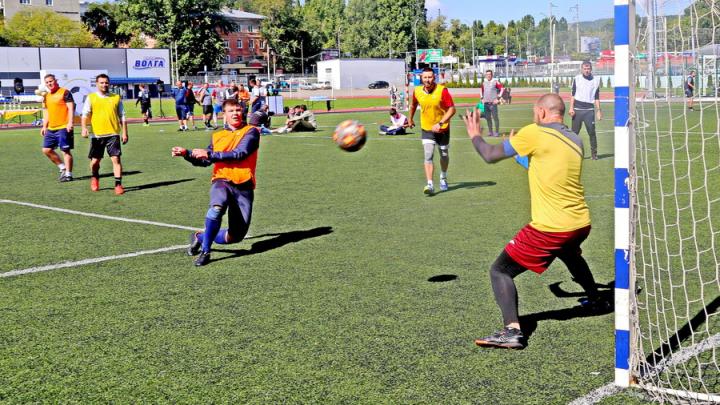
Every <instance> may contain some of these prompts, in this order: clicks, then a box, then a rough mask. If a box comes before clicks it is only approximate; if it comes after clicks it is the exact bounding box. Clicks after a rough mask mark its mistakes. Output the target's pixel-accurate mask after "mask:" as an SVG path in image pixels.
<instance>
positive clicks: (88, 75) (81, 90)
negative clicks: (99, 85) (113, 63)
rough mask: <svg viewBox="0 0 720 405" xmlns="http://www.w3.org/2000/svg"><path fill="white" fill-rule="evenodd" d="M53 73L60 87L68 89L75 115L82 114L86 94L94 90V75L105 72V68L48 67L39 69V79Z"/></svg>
mask: <svg viewBox="0 0 720 405" xmlns="http://www.w3.org/2000/svg"><path fill="white" fill-rule="evenodd" d="M48 73H52V74H54V75H55V79H56V80H57V82H58V84H59V85H60V87H64V88H66V89H68V90H70V94H72V96H73V101H74V102H75V115H77V116H81V115H82V107H83V104H85V99H86V98H87V96H88V94H90V93H93V92H95V91H96V87H95V77H96V76H97V75H99V74H100V73H105V74H107V70H80V69H67V70H66V69H48V70H45V69H43V70H41V71H40V81H41V82H42V79H43V77H45V75H46V74H48Z"/></svg>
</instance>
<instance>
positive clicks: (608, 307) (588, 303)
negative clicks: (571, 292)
mask: <svg viewBox="0 0 720 405" xmlns="http://www.w3.org/2000/svg"><path fill="white" fill-rule="evenodd" d="M580 306H581V307H583V309H585V310H586V311H588V312H591V313H593V314H608V313H610V312H612V311H613V309H614V308H613V307H614V305H613V303H612V302H610V301H608V300H606V299H604V298H596V299H589V298H582V299H580Z"/></svg>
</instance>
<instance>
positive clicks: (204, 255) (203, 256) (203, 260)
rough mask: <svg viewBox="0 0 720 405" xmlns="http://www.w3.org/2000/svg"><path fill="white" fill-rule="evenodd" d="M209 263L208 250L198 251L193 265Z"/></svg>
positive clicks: (198, 265)
mask: <svg viewBox="0 0 720 405" xmlns="http://www.w3.org/2000/svg"><path fill="white" fill-rule="evenodd" d="M208 263H210V252H200V255H199V256H198V257H197V258H196V259H195V266H196V267H200V266H204V265H206V264H208Z"/></svg>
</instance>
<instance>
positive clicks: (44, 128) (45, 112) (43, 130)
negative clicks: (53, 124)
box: [40, 108, 50, 136]
mask: <svg viewBox="0 0 720 405" xmlns="http://www.w3.org/2000/svg"><path fill="white" fill-rule="evenodd" d="M42 111H43V124H42V128H40V135H42V136H45V134H46V133H47V130H48V125H50V113H49V112H48V110H47V108H43V110H42Z"/></svg>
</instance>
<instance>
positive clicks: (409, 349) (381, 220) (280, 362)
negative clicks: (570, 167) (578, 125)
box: [0, 105, 644, 404]
mask: <svg viewBox="0 0 720 405" xmlns="http://www.w3.org/2000/svg"><path fill="white" fill-rule="evenodd" d="M606 114H609V113H608V112H607V111H606ZM608 116H609V115H608ZM347 118H354V119H358V120H360V121H362V122H363V123H365V124H366V125H367V127H368V130H369V140H368V142H367V144H366V146H365V147H364V149H362V150H361V151H359V152H356V153H347V152H344V151H342V150H340V149H339V148H338V147H337V146H336V145H334V144H333V142H332V141H331V139H330V135H331V130H332V128H333V127H334V126H335V125H336V124H337V123H338V122H340V121H342V120H344V119H347ZM531 118H532V117H531V110H530V108H529V107H528V106H521V105H518V106H515V105H512V106H505V107H502V108H501V120H502V127H503V130H504V131H507V130H509V129H510V128H519V127H521V126H522V125H524V124H527V123H529V122H530V121H531ZM385 119H386V114H384V113H355V114H342V115H341V114H327V115H322V116H318V121H319V123H320V126H321V127H320V130H319V131H318V132H316V133H312V134H288V135H282V136H278V135H271V136H264V137H263V138H262V140H261V147H260V152H259V160H258V170H257V177H258V187H257V190H256V199H255V207H254V212H253V219H252V225H251V228H250V236H249V237H248V238H247V239H246V240H245V241H243V242H241V243H239V244H237V245H226V246H217V245H216V246H215V247H216V248H217V250H216V251H215V252H214V253H213V256H212V259H213V260H212V262H211V263H210V264H209V265H208V266H206V267H203V268H195V267H193V266H192V260H191V258H189V257H187V256H186V255H185V253H184V252H183V251H182V250H175V251H170V252H165V253H158V254H150V255H143V256H138V257H129V258H122V259H116V260H108V261H103V262H99V263H91V264H87V265H77V266H71V267H68V268H62V269H57V270H52V271H46V272H39V273H34V274H26V275H20V276H15V277H3V278H0V318H1V319H2V328H1V329H0V401H2V402H7V403H36V402H62V403H97V402H105V403H108V402H120V403H129V402H148V403H166V402H171V403H478V404H487V403H527V404H548V403H553V404H554V403H567V402H569V401H572V400H573V399H575V398H578V397H582V396H584V395H586V394H587V393H588V392H590V391H592V390H593V389H595V388H598V387H601V386H603V385H605V384H607V383H609V382H611V381H612V380H613V371H614V349H613V347H614V346H613V345H614V336H613V332H614V325H613V315H612V314H611V313H608V314H601V315H593V314H589V313H587V312H584V311H583V310H581V309H579V307H578V299H579V298H581V296H582V294H580V291H581V290H580V288H579V286H577V285H576V284H574V283H573V282H572V280H571V277H570V275H569V273H568V272H567V271H566V269H565V268H564V267H563V265H562V264H561V263H556V264H554V265H553V266H552V267H551V268H550V269H549V270H548V271H547V272H546V273H545V274H543V275H542V276H537V275H535V274H531V273H529V274H523V275H521V276H520V277H518V279H517V282H518V289H519V296H520V311H521V316H522V319H521V322H522V323H523V328H524V329H525V331H526V334H527V335H529V345H528V347H527V348H526V349H525V350H522V351H505V350H488V349H481V348H478V347H475V346H474V344H473V339H475V338H477V337H480V336H482V335H486V334H489V333H490V332H493V331H494V330H496V329H497V328H499V327H500V326H502V325H501V320H500V314H499V310H498V309H497V307H496V304H495V302H494V299H493V296H492V291H491V288H490V283H489V277H488V269H489V267H490V264H491V263H492V261H493V260H494V259H495V257H496V256H497V254H498V253H499V252H500V251H501V249H502V248H503V246H504V245H505V244H506V243H507V241H508V240H509V239H510V238H512V237H513V235H514V234H515V232H516V231H517V230H518V229H520V227H522V226H523V225H524V224H525V223H527V222H528V221H529V216H530V206H529V195H528V187H527V175H526V172H525V171H524V170H523V169H522V168H521V167H520V166H518V165H516V164H515V163H514V162H512V161H511V160H508V161H504V162H500V163H498V164H494V165H488V164H485V163H484V162H483V161H482V159H481V158H480V157H479V156H477V154H476V153H475V152H474V150H473V148H472V146H471V144H470V142H469V141H468V139H467V136H466V135H465V134H464V131H463V130H461V127H462V125H461V122H460V121H459V119H458V118H456V119H455V120H454V121H453V130H452V131H453V132H452V142H451V151H450V154H451V164H450V171H449V182H450V190H449V191H448V192H444V193H439V194H437V195H435V196H432V197H427V196H425V195H423V194H422V187H423V186H424V178H423V171H422V157H423V156H422V147H421V144H420V140H419V135H418V132H419V131H418V130H414V131H413V133H412V134H410V135H405V136H397V137H389V136H378V135H376V131H375V129H376V125H377V124H378V123H379V122H380V121H381V120H385ZM599 129H600V131H601V132H600V134H599V143H600V157H601V159H600V160H598V161H590V160H586V161H585V164H584V172H583V181H584V184H585V191H586V196H587V201H588V204H589V205H590V209H591V215H592V218H593V231H592V233H591V235H590V237H589V239H588V240H587V241H586V242H585V244H584V245H583V250H584V254H585V257H586V258H587V260H588V262H589V264H590V267H591V269H592V270H593V272H594V274H595V277H596V279H597V281H598V282H599V283H602V284H609V283H611V282H612V281H613V279H614V270H613V269H614V263H613V224H612V220H611V218H612V215H613V177H612V173H613V168H612V166H613V159H612V156H613V145H612V143H613V142H612V133H611V131H612V122H611V121H610V120H604V121H602V122H600V124H599ZM583 134H584V133H583ZM583 136H584V139H585V141H586V142H587V136H586V135H583ZM208 140H209V133H208V132H204V131H196V132H194V131H190V132H183V133H178V132H175V126H174V125H172V124H169V123H168V124H153V125H152V126H150V127H142V126H139V125H133V126H131V127H130V142H129V143H128V144H127V145H126V146H124V147H123V162H124V170H125V172H126V173H127V174H126V175H125V177H124V184H125V186H126V189H127V193H126V194H125V195H123V196H116V195H114V194H113V193H112V190H111V189H110V186H111V182H112V177H108V178H103V179H101V187H102V188H103V189H102V190H101V191H100V192H96V193H93V192H91V191H90V190H89V182H88V180H87V176H88V175H89V173H88V168H87V159H86V153H87V148H88V142H87V140H84V139H82V138H78V139H77V140H76V149H75V156H76V168H75V170H74V173H75V176H76V177H79V178H81V179H80V180H76V181H74V182H71V183H63V184H61V183H58V182H57V180H56V175H57V173H56V172H57V169H56V168H54V167H53V166H52V165H51V164H50V162H49V161H48V160H47V159H46V158H45V157H44V156H43V155H42V154H41V153H40V143H41V142H40V136H39V135H38V131H37V130H36V129H33V130H14V131H3V132H0V150H2V151H3V155H4V157H3V158H2V159H0V172H2V173H3V181H2V182H0V199H1V200H12V201H18V202H29V203H34V204H39V205H46V206H54V207H60V208H65V209H69V210H74V211H81V212H87V213H96V214H102V215H107V216H116V217H122V218H131V219H138V220H145V221H155V222H161V223H166V224H174V225H178V226H182V227H201V226H202V224H203V218H204V214H205V212H206V210H207V202H208V187H209V178H210V170H209V169H203V168H196V167H192V166H191V165H189V164H187V163H186V162H185V161H183V160H182V159H177V158H175V159H173V158H172V157H171V156H170V148H171V147H172V146H175V145H180V146H185V147H204V146H206V145H207V144H208ZM492 142H494V141H492ZM588 153H589V152H586V154H588ZM109 171H110V162H109V160H108V159H105V160H104V161H103V166H102V172H103V173H109ZM436 177H437V173H436ZM0 213H1V214H0V217H2V220H3V224H4V226H3V227H0V240H2V241H3V245H4V247H3V249H1V250H0V272H7V271H11V270H18V269H26V268H31V267H36V266H43V265H52V264H56V263H61V262H66V261H77V260H83V259H88V258H98V257H105V256H113V255H119V254H123V253H132V252H140V251H145V250H152V249H157V248H162V247H168V246H175V245H182V244H184V243H186V242H187V238H188V235H189V231H187V230H184V229H175V228H168V227H162V226H155V225H148V224H139V223H128V222H120V221H114V220H111V219H101V218H94V217H86V216H80V215H76V214H71V213H61V212H54V211H48V210H44V209H41V208H33V207H28V206H22V205H16V204H11V203H7V202H5V203H0ZM618 398H620V399H618ZM605 403H644V399H643V398H642V397H637V396H635V395H634V394H632V392H630V393H624V394H621V395H620V396H617V397H612V398H610V399H607V400H606V402H605Z"/></svg>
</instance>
